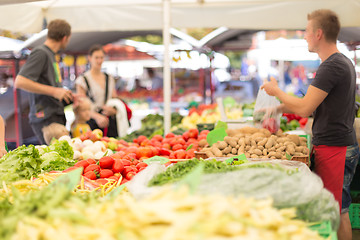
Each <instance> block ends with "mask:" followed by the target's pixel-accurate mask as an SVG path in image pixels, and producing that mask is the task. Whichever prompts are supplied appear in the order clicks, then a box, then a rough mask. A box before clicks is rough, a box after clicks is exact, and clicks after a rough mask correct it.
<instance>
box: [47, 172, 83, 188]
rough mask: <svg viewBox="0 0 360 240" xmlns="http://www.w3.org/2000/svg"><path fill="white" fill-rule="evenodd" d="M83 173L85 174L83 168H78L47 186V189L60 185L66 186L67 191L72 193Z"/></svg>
mask: <svg viewBox="0 0 360 240" xmlns="http://www.w3.org/2000/svg"><path fill="white" fill-rule="evenodd" d="M82 172H83V168H78V169H75V170H73V171H70V172H68V173H66V174H64V175H61V176H60V177H58V178H56V179H55V181H53V182H52V183H50V184H49V185H48V186H47V188H53V187H57V186H59V185H65V186H66V188H67V190H69V191H72V190H74V189H75V187H76V186H77V185H78V184H79V181H80V177H81V173H82Z"/></svg>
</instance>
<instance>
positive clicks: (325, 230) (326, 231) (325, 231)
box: [309, 221, 337, 240]
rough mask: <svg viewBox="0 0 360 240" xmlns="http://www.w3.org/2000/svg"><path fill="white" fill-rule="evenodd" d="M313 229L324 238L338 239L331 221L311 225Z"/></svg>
mask: <svg viewBox="0 0 360 240" xmlns="http://www.w3.org/2000/svg"><path fill="white" fill-rule="evenodd" d="M309 228H310V229H311V230H313V231H317V232H318V233H319V235H320V236H321V237H323V238H326V239H330V240H337V234H336V232H335V231H333V230H332V227H331V223H330V221H326V222H321V223H318V224H314V225H311V226H310V227H309Z"/></svg>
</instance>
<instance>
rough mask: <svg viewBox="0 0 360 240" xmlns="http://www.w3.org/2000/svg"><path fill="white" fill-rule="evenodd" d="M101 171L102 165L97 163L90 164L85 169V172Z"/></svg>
mask: <svg viewBox="0 0 360 240" xmlns="http://www.w3.org/2000/svg"><path fill="white" fill-rule="evenodd" d="M90 171H91V172H98V173H99V172H100V166H99V165H97V164H90V165H89V166H87V167H86V168H85V170H84V173H87V172H90Z"/></svg>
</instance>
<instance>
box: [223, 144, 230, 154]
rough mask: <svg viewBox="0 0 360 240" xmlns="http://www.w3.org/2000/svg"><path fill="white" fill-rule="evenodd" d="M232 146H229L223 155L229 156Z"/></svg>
mask: <svg viewBox="0 0 360 240" xmlns="http://www.w3.org/2000/svg"><path fill="white" fill-rule="evenodd" d="M231 149H232V148H231V146H227V147H226V148H225V149H224V150H222V153H223V154H224V155H226V154H228V153H230V152H231Z"/></svg>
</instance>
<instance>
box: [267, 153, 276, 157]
mask: <svg viewBox="0 0 360 240" xmlns="http://www.w3.org/2000/svg"><path fill="white" fill-rule="evenodd" d="M275 154H276V152H269V154H268V155H267V156H268V157H275Z"/></svg>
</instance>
